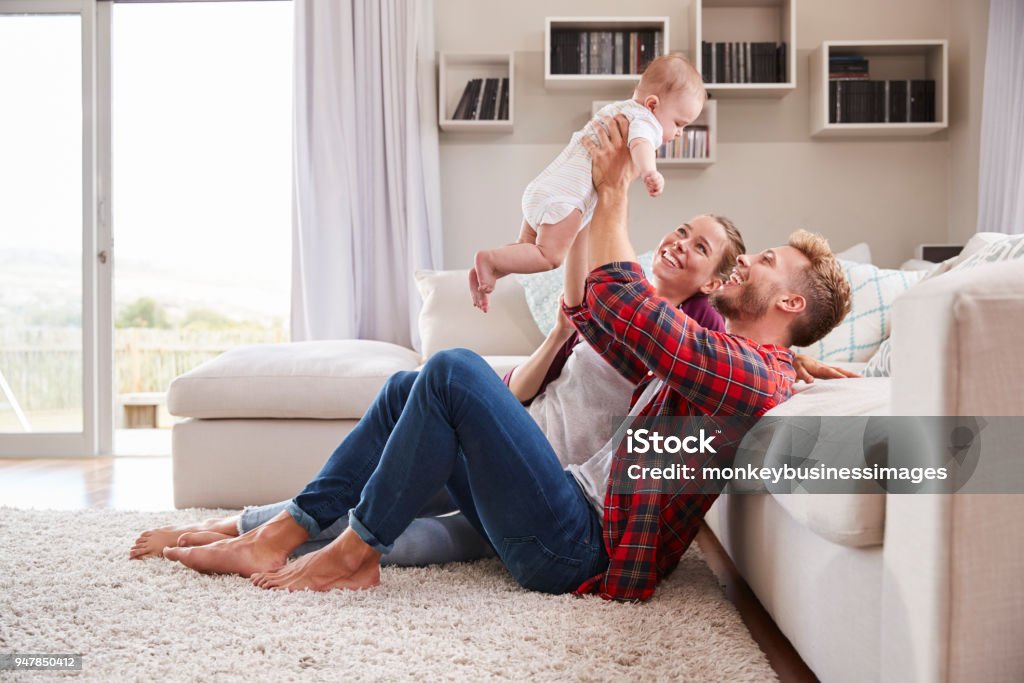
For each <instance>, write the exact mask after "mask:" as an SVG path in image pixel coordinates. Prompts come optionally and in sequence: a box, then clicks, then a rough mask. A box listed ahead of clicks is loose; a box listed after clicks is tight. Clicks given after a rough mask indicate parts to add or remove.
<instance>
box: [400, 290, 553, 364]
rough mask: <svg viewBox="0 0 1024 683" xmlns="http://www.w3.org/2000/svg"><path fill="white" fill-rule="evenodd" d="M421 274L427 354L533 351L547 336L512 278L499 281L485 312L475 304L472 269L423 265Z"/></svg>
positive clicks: (422, 327)
mask: <svg viewBox="0 0 1024 683" xmlns="http://www.w3.org/2000/svg"><path fill="white" fill-rule="evenodd" d="M415 275H416V287H417V289H419V292H420V296H421V297H423V306H422V308H420V320H419V322H420V340H421V342H422V345H423V349H422V351H423V356H424V358H429V357H430V356H433V355H434V354H435V353H437V352H438V351H440V350H441V349H450V348H454V347H465V348H467V349H471V350H473V351H476V352H477V353H479V354H480V355H481V356H527V355H529V354H531V353H533V350H534V349H536V348H537V347H538V346H540V343H541V342H542V341H544V336H543V335H541V334H540V332H538V331H537V329H536V328H535V327H534V326H533V320H532V316H531V315H530V311H529V309H528V308H527V306H526V302H525V301H524V300H523V290H522V288H521V287H520V286H519V285H518V284H517V283H516V281H515V280H513V279H512V278H508V277H503V278H501V279H500V280H498V285H497V286H496V287H495V289H494V293H493V294H491V310H490V311H489V312H488V313H487V314H486V315H485V314H483V313H481V312H480V311H478V310H477V309H475V308H473V302H472V299H471V298H470V295H469V271H468V270H418V271H416V274H415Z"/></svg>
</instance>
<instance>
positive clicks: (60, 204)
mask: <svg viewBox="0 0 1024 683" xmlns="http://www.w3.org/2000/svg"><path fill="white" fill-rule="evenodd" d="M95 8H96V5H95V3H93V2H90V1H88V0H27V1H18V2H12V1H10V0H0V93H2V97H3V106H0V321H2V325H0V456H32V455H90V454H94V453H96V452H98V451H100V450H101V448H102V447H103V445H104V443H103V442H106V443H109V440H110V437H109V429H108V430H106V431H107V432H108V433H107V434H101V430H100V429H99V424H100V419H99V417H100V416H99V415H98V410H97V409H98V405H99V403H100V401H99V400H98V394H97V378H98V372H99V367H98V366H99V359H100V358H101V357H103V354H102V353H101V352H100V347H101V344H100V342H99V338H98V335H97V329H98V327H97V316H98V311H100V310H101V309H102V307H101V306H99V304H98V302H99V300H100V296H101V294H102V290H103V287H105V286H106V285H105V284H104V278H107V280H108V281H109V273H106V272H105V271H104V270H103V265H104V259H105V254H103V253H101V252H103V249H100V248H98V246H99V245H100V244H102V242H101V240H100V234H99V233H100V225H99V217H98V214H99V213H100V212H99V207H100V206H101V205H100V201H99V200H100V198H101V197H100V194H99V190H98V187H99V176H100V175H101V174H100V173H98V164H97V136H98V135H102V130H100V129H101V126H99V125H98V120H99V119H101V118H102V116H98V113H97V106H96V102H97V97H96V92H97V84H96V73H97V67H96V63H97V57H96V51H95V45H96V36H95V33H96V29H95V27H96V25H97V18H96V9H95ZM107 337H108V338H109V335H107ZM108 343H109V342H108ZM108 415H109V413H108Z"/></svg>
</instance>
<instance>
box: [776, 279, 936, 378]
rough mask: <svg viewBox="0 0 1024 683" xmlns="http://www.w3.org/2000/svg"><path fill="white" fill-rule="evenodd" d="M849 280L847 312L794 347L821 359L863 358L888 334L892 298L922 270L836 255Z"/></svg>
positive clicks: (912, 283)
mask: <svg viewBox="0 0 1024 683" xmlns="http://www.w3.org/2000/svg"><path fill="white" fill-rule="evenodd" d="M840 263H841V264H842V266H843V271H844V272H845V273H846V279H847V280H849V281H850V290H851V294H852V297H851V299H852V300H851V306H850V314H849V315H847V316H846V318H845V319H844V320H843V322H841V323H839V325H838V326H836V328H835V329H834V330H832V331H831V332H830V333H829V334H828V335H826V336H825V338H824V339H822V340H821V341H819V342H818V343H816V344H813V345H811V346H808V347H804V348H796V349H794V350H795V351H797V352H799V353H805V354H807V355H809V356H811V357H813V358H817V359H819V360H824V361H846V362H864V361H867V360H868V359H869V358H871V356H872V355H873V354H874V353H875V352H876V351H877V350H878V348H879V347H880V346H881V344H882V342H883V341H884V340H885V339H886V338H888V336H889V330H890V326H891V320H890V315H889V309H890V308H891V307H892V302H893V301H895V300H896V297H898V296H899V295H900V294H902V293H903V292H905V291H906V290H907V289H909V288H910V287H911V285H914V284H916V283H917V282H918V281H919V280H921V278H923V277H924V275H925V271H920V270H919V271H911V270H888V269H885V268H878V267H876V266H873V265H871V264H868V263H854V262H852V261H844V260H842V259H840Z"/></svg>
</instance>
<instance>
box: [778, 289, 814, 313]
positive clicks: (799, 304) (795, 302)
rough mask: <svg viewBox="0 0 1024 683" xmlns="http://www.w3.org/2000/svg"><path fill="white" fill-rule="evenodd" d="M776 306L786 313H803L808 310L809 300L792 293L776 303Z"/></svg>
mask: <svg viewBox="0 0 1024 683" xmlns="http://www.w3.org/2000/svg"><path fill="white" fill-rule="evenodd" d="M775 305H776V306H778V307H779V308H780V309H781V310H783V311H785V312H786V313H803V310H804V309H805V308H807V299H805V298H804V297H803V295H801V294H796V293H795V292H790V293H789V294H787V295H786V296H785V297H783V298H781V299H779V300H778V301H776V302H775Z"/></svg>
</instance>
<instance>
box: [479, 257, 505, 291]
mask: <svg viewBox="0 0 1024 683" xmlns="http://www.w3.org/2000/svg"><path fill="white" fill-rule="evenodd" d="M473 270H475V271H476V278H477V289H479V290H480V291H481V292H483V293H484V294H490V293H491V292H493V291H494V285H495V284H497V281H498V278H499V277H501V276H502V275H504V273H501V272H498V269H497V268H495V267H494V261H493V257H492V256H491V253H490V252H489V251H483V250H481V251H478V252H476V256H474V257H473Z"/></svg>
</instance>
